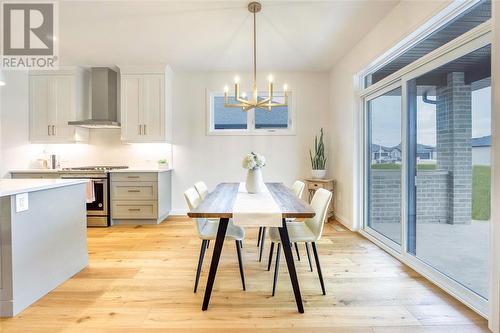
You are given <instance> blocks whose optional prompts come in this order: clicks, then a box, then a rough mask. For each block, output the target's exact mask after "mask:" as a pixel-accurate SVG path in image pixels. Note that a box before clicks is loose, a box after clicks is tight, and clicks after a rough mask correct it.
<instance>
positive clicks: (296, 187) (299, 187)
mask: <svg viewBox="0 0 500 333" xmlns="http://www.w3.org/2000/svg"><path fill="white" fill-rule="evenodd" d="M305 187H306V184H304V182H301V181H300V180H296V181H295V183H293V184H292V187H291V189H292V191H293V193H294V194H295V195H296V196H297V198H299V199H300V198H302V194H303V193H304V188H305ZM293 220H294V219H287V222H291V221H293ZM265 239H266V227H260V228H259V235H258V236H257V246H258V247H259V262H261V261H262V253H263V252H264V240H265ZM295 251H296V252H297V259H298V260H299V261H300V253H299V248H298V246H297V244H295ZM309 262H310V261H309Z"/></svg>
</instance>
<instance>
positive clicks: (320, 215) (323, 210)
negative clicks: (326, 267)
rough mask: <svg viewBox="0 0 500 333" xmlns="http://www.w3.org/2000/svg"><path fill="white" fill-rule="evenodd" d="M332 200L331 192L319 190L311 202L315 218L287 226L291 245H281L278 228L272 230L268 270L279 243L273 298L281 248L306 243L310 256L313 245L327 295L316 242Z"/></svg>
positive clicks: (318, 269)
mask: <svg viewBox="0 0 500 333" xmlns="http://www.w3.org/2000/svg"><path fill="white" fill-rule="evenodd" d="M331 200H332V192H330V191H327V190H325V189H318V190H317V191H316V192H315V193H314V197H313V199H312V200H311V207H312V209H313V211H314V212H315V215H314V217H312V218H309V219H306V220H305V221H304V222H296V223H287V225H286V226H287V229H288V235H289V238H290V244H281V238H280V235H279V231H278V228H274V227H273V228H270V230H269V238H271V252H270V254H269V262H268V270H269V268H270V266H271V260H272V254H273V248H274V243H278V249H277V251H276V265H275V268H274V282H273V296H274V293H275V291H276V284H277V282H278V272H279V265H280V252H281V246H282V245H283V246H291V244H292V243H305V244H306V249H307V253H308V256H309V247H308V245H307V244H308V243H311V245H312V248H313V253H314V259H315V261H316V269H317V271H318V276H319V282H320V284H321V290H322V291H323V295H326V291H325V284H324V282H323V275H322V273H321V265H320V263H319V256H318V250H317V249H316V242H317V241H318V240H319V239H320V238H321V234H322V232H323V226H324V224H325V220H326V215H327V212H328V207H329V205H330V201H331ZM309 262H310V261H309Z"/></svg>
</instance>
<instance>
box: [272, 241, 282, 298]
mask: <svg viewBox="0 0 500 333" xmlns="http://www.w3.org/2000/svg"><path fill="white" fill-rule="evenodd" d="M280 254H281V243H278V250H276V266H275V267H274V282H273V296H274V293H275V291H276V284H277V283H278V272H279V271H280Z"/></svg>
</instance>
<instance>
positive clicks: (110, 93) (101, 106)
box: [68, 67, 120, 128]
mask: <svg viewBox="0 0 500 333" xmlns="http://www.w3.org/2000/svg"><path fill="white" fill-rule="evenodd" d="M117 85H118V83H117V73H116V72H115V71H114V70H112V69H111V68H108V67H93V68H92V110H91V118H90V119H86V120H78V121H70V122H68V124H69V125H74V126H80V127H86V128H119V127H120V123H119V122H118V120H117V119H118V112H117V105H116V104H117V100H116V99H117V90H118V89H117Z"/></svg>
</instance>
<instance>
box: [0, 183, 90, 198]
mask: <svg viewBox="0 0 500 333" xmlns="http://www.w3.org/2000/svg"><path fill="white" fill-rule="evenodd" d="M86 182H88V180H86V179H0V197H5V196H9V195H14V194H19V193H25V192H34V191H41V190H48V189H51V188H57V187H63V186H70V185H76V184H83V183H86Z"/></svg>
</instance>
